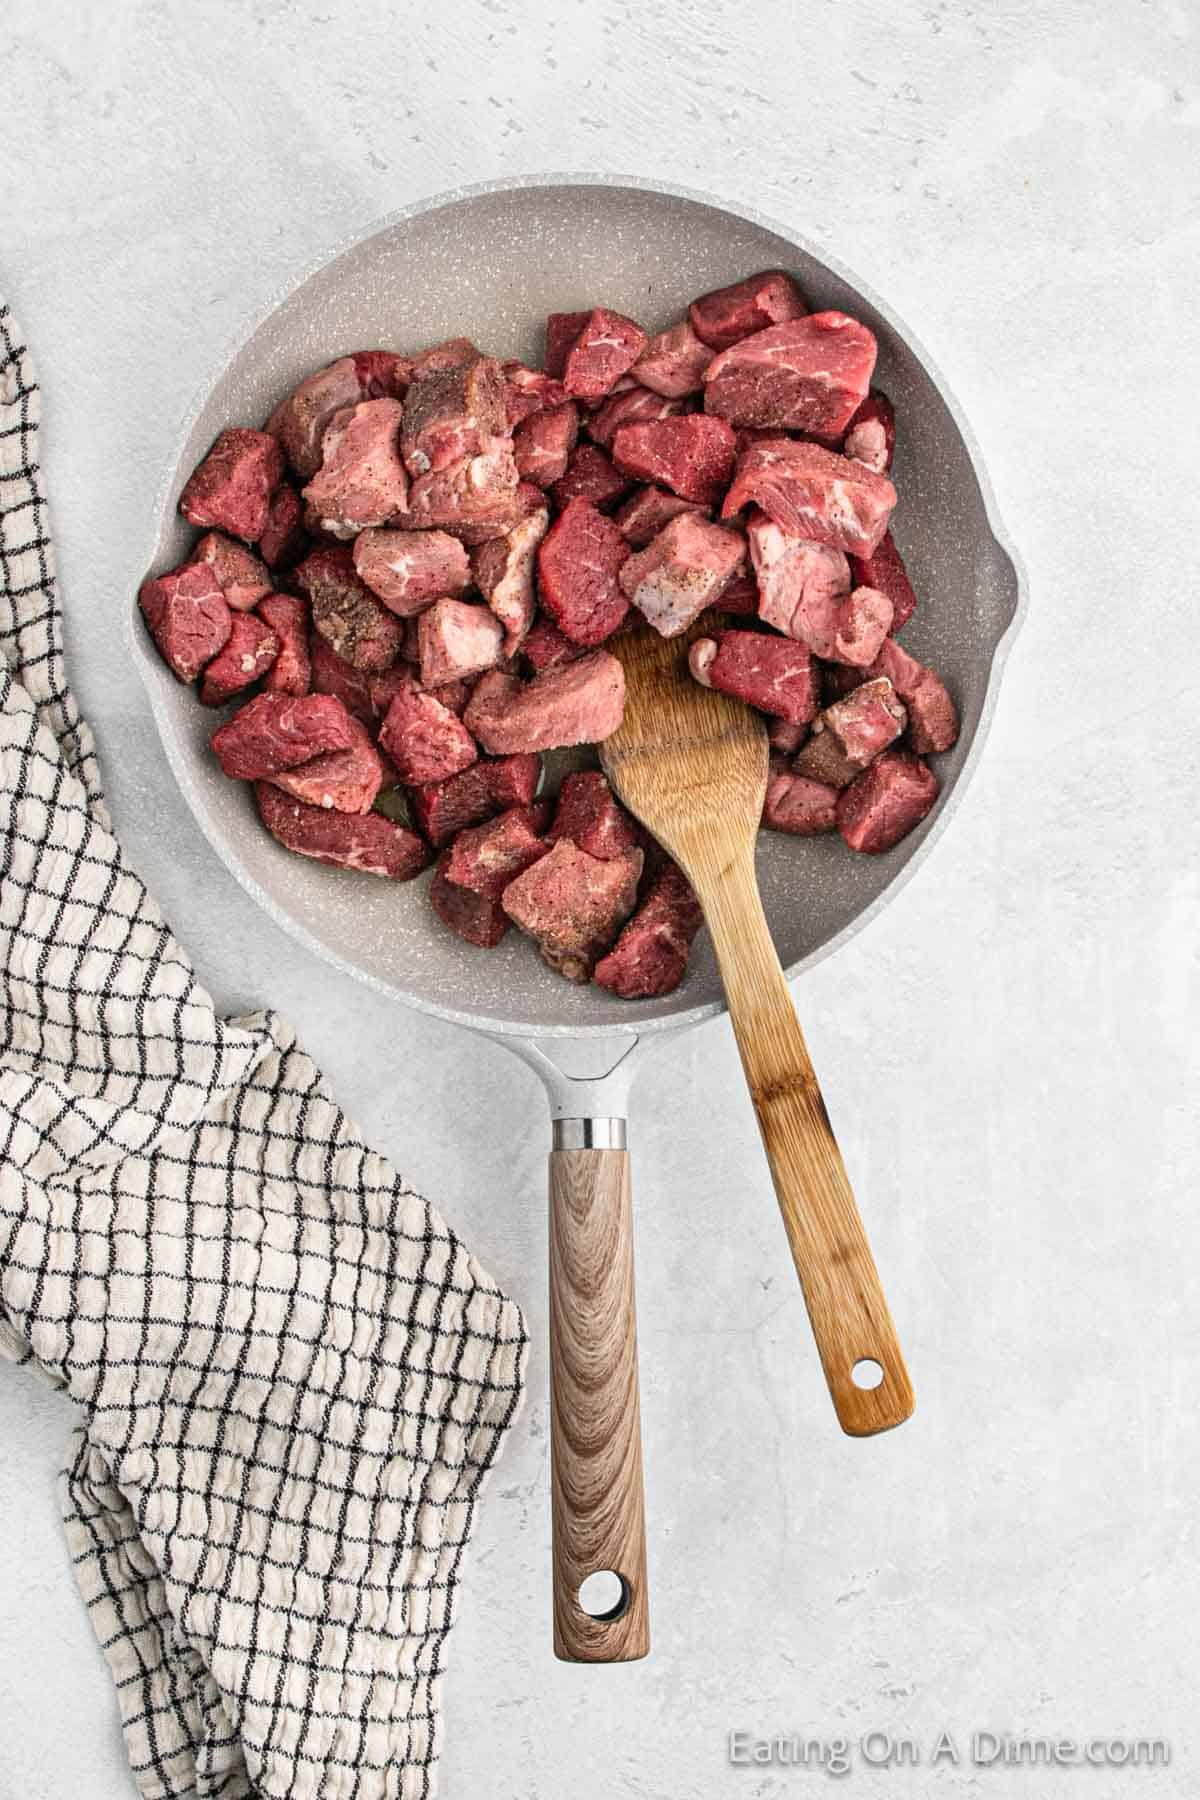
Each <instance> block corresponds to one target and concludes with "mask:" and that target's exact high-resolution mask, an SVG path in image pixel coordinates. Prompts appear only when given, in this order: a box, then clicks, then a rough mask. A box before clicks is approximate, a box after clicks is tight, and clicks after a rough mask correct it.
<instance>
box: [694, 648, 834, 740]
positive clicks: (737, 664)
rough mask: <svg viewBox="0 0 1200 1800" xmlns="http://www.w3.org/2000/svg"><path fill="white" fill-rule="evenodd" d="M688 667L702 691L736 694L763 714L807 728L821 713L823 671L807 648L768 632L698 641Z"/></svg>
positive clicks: (737, 698) (736, 698) (735, 696)
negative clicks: (819, 681)
mask: <svg viewBox="0 0 1200 1800" xmlns="http://www.w3.org/2000/svg"><path fill="white" fill-rule="evenodd" d="M688 667H689V668H690V669H691V672H692V674H693V675H694V676H695V678H696V680H697V681H698V682H699V683H700V684H701V686H702V687H711V688H716V690H717V692H718V693H721V694H732V695H733V697H734V699H735V700H744V701H745V702H746V704H747V705H748V706H756V707H757V708H758V710H759V711H760V712H765V713H771V714H772V715H774V716H775V717H778V718H781V719H786V720H788V722H789V723H790V724H793V725H807V724H808V723H809V722H810V720H812V719H815V718H816V716H817V712H818V710H819V708H820V698H819V695H818V692H817V671H816V669H815V668H814V667H813V659H812V655H811V653H810V651H809V648H808V645H807V644H798V643H794V642H793V641H792V640H791V639H790V638H779V637H768V636H767V634H766V633H765V632H762V631H718V632H717V633H715V635H714V636H713V637H703V638H697V639H696V641H695V643H694V644H693V645H692V647H691V649H690V650H689V652H688Z"/></svg>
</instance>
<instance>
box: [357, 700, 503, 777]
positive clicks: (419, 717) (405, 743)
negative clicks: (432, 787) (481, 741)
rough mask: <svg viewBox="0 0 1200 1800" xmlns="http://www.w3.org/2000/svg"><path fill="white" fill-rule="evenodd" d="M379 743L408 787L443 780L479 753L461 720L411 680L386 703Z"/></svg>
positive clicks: (462, 767) (454, 773) (468, 763)
mask: <svg viewBox="0 0 1200 1800" xmlns="http://www.w3.org/2000/svg"><path fill="white" fill-rule="evenodd" d="M379 743H380V747H381V749H382V750H383V752H384V755H385V756H388V757H390V758H391V760H392V762H393V763H394V764H395V765H396V769H397V771H398V773H399V776H400V779H401V781H403V782H404V783H405V785H406V786H408V787H422V786H424V785H425V784H426V783H428V782H431V781H445V780H446V778H447V776H450V775H457V774H458V772H459V770H460V769H465V768H467V767H468V766H469V765H470V764H471V763H473V762H474V761H475V759H476V757H477V756H478V754H479V752H478V751H477V750H476V748H475V741H474V739H473V738H472V736H471V733H470V732H469V731H468V730H467V728H466V726H465V725H464V724H463V722H462V720H461V719H460V718H458V717H457V716H456V715H455V714H454V713H452V712H451V710H450V708H449V707H448V706H443V704H442V702H441V701H440V700H439V699H438V698H437V696H436V694H427V693H426V692H425V691H424V689H423V688H419V687H418V686H417V684H416V682H415V681H411V680H410V682H409V684H408V686H407V687H404V688H402V689H401V690H400V692H399V693H398V694H397V695H396V697H395V699H394V700H393V701H392V703H391V705H390V706H389V707H388V709H387V716H386V717H385V719H384V721H383V724H382V726H381V727H380V730H379Z"/></svg>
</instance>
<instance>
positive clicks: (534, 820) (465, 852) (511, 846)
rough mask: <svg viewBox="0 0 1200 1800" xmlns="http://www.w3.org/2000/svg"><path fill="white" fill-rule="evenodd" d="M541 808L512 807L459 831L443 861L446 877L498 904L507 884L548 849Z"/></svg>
mask: <svg viewBox="0 0 1200 1800" xmlns="http://www.w3.org/2000/svg"><path fill="white" fill-rule="evenodd" d="M548 810H549V809H548V808H547V807H546V806H544V805H538V806H512V807H509V809H508V811H507V812H502V813H501V814H500V815H499V817H498V818H495V819H489V820H488V821H487V823H486V824H484V825H474V826H470V827H469V828H468V829H467V830H465V831H460V832H459V834H458V836H457V837H456V838H455V840H454V842H453V844H452V845H451V846H450V851H449V855H448V856H447V858H446V876H447V879H448V880H449V881H452V882H453V883H454V885H455V886H456V887H462V888H469V889H470V890H471V891H472V892H473V893H476V894H485V895H486V896H487V898H488V899H489V900H499V898H500V896H501V894H502V893H503V892H504V890H505V888H506V887H507V886H508V884H509V882H510V881H515V880H516V878H517V876H518V875H523V874H524V873H525V871H526V869H531V868H532V867H533V865H534V863H535V862H537V861H538V859H539V857H543V856H545V854H546V852H547V851H548V850H549V848H550V845H549V844H548V843H547V842H546V839H545V837H544V836H543V833H544V831H545V827H546V813H547V811H548Z"/></svg>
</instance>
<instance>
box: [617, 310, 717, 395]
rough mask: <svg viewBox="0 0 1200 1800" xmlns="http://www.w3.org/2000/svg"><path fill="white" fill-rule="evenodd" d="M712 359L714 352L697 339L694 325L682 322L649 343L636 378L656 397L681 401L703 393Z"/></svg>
mask: <svg viewBox="0 0 1200 1800" xmlns="http://www.w3.org/2000/svg"><path fill="white" fill-rule="evenodd" d="M712 359H713V351H712V350H711V349H710V348H709V346H708V345H707V344H706V343H705V342H704V340H703V338H698V337H697V336H696V333H695V332H694V331H693V329H692V325H691V321H690V320H688V319H681V320H680V321H679V323H678V325H672V326H671V327H670V329H669V330H667V331H660V332H657V333H656V334H655V336H654V337H652V338H648V339H647V340H646V348H645V349H644V350H643V351H642V354H641V355H640V356H639V357H638V359H637V361H636V363H635V364H634V365H633V376H634V380H635V381H640V382H641V384H642V386H643V387H648V388H651V389H652V390H653V391H654V393H656V394H662V395H664V396H665V398H667V399H668V400H681V399H683V397H684V396H685V395H686V394H698V393H699V392H700V391H701V389H702V388H703V386H704V371H705V369H707V367H708V365H709V363H710V362H711V361H712Z"/></svg>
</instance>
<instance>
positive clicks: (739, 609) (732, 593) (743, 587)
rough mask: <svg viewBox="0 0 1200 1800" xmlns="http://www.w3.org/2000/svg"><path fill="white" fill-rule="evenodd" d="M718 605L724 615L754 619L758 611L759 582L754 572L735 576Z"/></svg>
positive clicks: (749, 570)
mask: <svg viewBox="0 0 1200 1800" xmlns="http://www.w3.org/2000/svg"><path fill="white" fill-rule="evenodd" d="M718 605H719V606H720V609H721V611H722V612H723V613H736V614H739V615H741V616H742V617H743V618H751V619H752V618H753V617H754V615H755V614H756V613H757V611H758V581H757V579H756V578H755V575H754V571H753V570H752V569H747V570H746V571H745V573H744V574H741V575H735V576H734V578H733V580H732V581H731V582H730V583H729V586H728V587H726V588H722V590H721V598H720V600H719V601H718Z"/></svg>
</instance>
